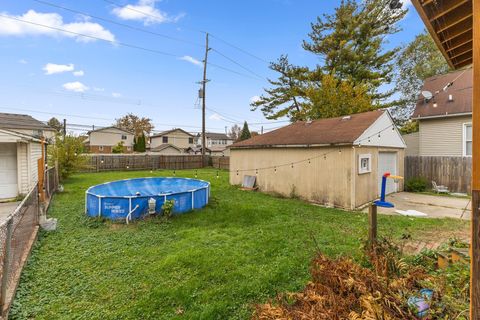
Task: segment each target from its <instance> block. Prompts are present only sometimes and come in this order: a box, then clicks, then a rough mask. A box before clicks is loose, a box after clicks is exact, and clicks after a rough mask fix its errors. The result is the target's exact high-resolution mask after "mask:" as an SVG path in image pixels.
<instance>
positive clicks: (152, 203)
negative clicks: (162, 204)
mask: <svg viewBox="0 0 480 320" xmlns="http://www.w3.org/2000/svg"><path fill="white" fill-rule="evenodd" d="M156 206H157V200H155V199H154V198H150V199H148V213H149V214H152V215H153V214H155V213H156V212H155V207H156Z"/></svg>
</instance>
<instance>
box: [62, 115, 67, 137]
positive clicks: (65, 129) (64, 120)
mask: <svg viewBox="0 0 480 320" xmlns="http://www.w3.org/2000/svg"><path fill="white" fill-rule="evenodd" d="M66 135H67V119H63V140H65V136H66Z"/></svg>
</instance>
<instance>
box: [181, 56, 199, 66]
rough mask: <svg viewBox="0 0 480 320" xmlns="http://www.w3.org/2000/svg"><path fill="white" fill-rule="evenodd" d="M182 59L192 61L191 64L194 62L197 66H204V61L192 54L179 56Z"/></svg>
mask: <svg viewBox="0 0 480 320" xmlns="http://www.w3.org/2000/svg"><path fill="white" fill-rule="evenodd" d="M179 59H180V60H183V61H187V62H190V63H191V64H194V65H196V66H203V62H202V61H200V60H197V59H195V58H194V57H191V56H183V57H181V58H179Z"/></svg>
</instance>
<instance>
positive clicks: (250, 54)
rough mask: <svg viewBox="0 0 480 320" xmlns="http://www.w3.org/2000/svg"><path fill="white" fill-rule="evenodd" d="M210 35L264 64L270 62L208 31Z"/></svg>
mask: <svg viewBox="0 0 480 320" xmlns="http://www.w3.org/2000/svg"><path fill="white" fill-rule="evenodd" d="M210 35H211V36H212V38H215V39H217V40H219V41H220V42H223V43H225V44H226V45H228V46H230V47H232V48H234V49H237V50H238V51H240V52H242V53H244V54H246V55H249V56H250V57H252V58H255V59H257V60H259V61H262V62H265V63H266V64H268V65H270V62H269V61H267V60H265V59H263V58H260V57H259V56H257V55H255V54H253V53H250V52H248V51H247V50H244V49H242V48H240V47H238V46H236V45H234V44H232V43H230V42H228V41H226V40H223V39H222V38H220V37H218V36H216V35H214V34H211V33H210Z"/></svg>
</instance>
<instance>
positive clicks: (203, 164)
mask: <svg viewBox="0 0 480 320" xmlns="http://www.w3.org/2000/svg"><path fill="white" fill-rule="evenodd" d="M205 36H206V37H205V59H204V60H203V80H202V91H203V92H202V93H203V99H202V166H203V167H205V148H206V147H207V146H206V141H205V140H206V138H205V109H206V100H205V99H206V95H207V94H206V89H207V82H208V80H207V63H208V51H210V48H209V47H208V32H207V33H206V34H205Z"/></svg>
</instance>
